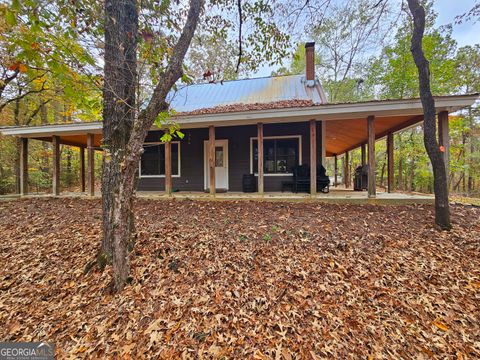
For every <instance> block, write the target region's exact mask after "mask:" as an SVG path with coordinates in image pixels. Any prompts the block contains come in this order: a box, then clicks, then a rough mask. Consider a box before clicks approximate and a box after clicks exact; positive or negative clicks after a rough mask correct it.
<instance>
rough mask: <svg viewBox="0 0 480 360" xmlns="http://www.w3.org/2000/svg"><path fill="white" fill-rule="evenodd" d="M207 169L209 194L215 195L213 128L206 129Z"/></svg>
mask: <svg viewBox="0 0 480 360" xmlns="http://www.w3.org/2000/svg"><path fill="white" fill-rule="evenodd" d="M208 167H209V173H210V194H211V195H215V127H214V126H209V127H208Z"/></svg>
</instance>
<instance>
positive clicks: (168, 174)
mask: <svg viewBox="0 0 480 360" xmlns="http://www.w3.org/2000/svg"><path fill="white" fill-rule="evenodd" d="M165 193H166V194H167V195H171V194H172V143H171V142H170V141H167V142H166V143H165Z"/></svg>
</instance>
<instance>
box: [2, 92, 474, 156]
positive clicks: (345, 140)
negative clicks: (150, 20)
mask: <svg viewBox="0 0 480 360" xmlns="http://www.w3.org/2000/svg"><path fill="white" fill-rule="evenodd" d="M478 97H479V94H469V95H453V96H439V97H436V98H435V103H436V110H437V112H442V111H447V112H449V113H451V112H455V111H458V110H460V109H463V108H465V107H467V106H470V105H472V104H474V103H475V101H476V100H477V99H478ZM252 108H253V110H247V109H245V108H243V109H242V111H229V109H231V110H235V109H236V108H235V106H234V107H228V108H224V107H223V108H221V109H222V110H221V111H223V112H214V111H213V112H212V113H207V114H205V113H200V114H198V113H197V114H195V113H194V114H188V113H187V114H179V115H178V116H176V117H174V118H173V120H174V121H176V122H177V123H178V124H179V125H180V126H181V128H183V129H189V128H202V127H208V126H210V125H214V126H216V127H220V126H238V125H252V124H257V123H259V122H262V123H264V124H270V123H288V122H302V121H308V120H311V119H316V120H325V121H326V134H325V139H326V153H327V155H333V154H338V155H340V154H342V153H344V152H345V151H349V150H351V149H354V148H356V147H358V146H360V145H361V144H363V143H366V142H367V121H366V119H367V116H369V115H374V116H375V119H376V121H375V137H376V138H377V139H379V138H382V137H384V136H385V135H387V134H388V133H391V132H396V131H399V130H402V129H405V128H407V127H410V126H412V125H415V124H417V123H418V122H420V121H422V120H423V109H422V104H421V102H420V99H418V98H416V99H403V100H381V101H368V102H357V103H339V104H320V105H311V106H300V107H283V108H276V107H275V106H272V107H271V108H266V109H265V106H264V105H263V106H262V107H261V108H260V109H258V108H255V107H252ZM226 111H227V112H226ZM228 111H229V112H228ZM154 129H157V128H156V127H154V128H153V129H152V130H154ZM0 131H1V133H2V134H3V135H12V136H18V137H28V138H33V139H38V140H44V141H51V137H52V136H53V135H57V136H61V142H62V143H64V144H67V145H74V146H86V143H87V136H86V135H87V134H88V133H91V134H95V138H94V143H95V146H100V145H101V139H102V123H101V122H84V123H73V124H51V125H42V126H30V127H6V128H2V129H0ZM265 132H266V134H267V133H268V127H266V128H265Z"/></svg>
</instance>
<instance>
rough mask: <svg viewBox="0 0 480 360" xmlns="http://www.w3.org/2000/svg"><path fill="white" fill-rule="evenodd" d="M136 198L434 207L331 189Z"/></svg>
mask: <svg viewBox="0 0 480 360" xmlns="http://www.w3.org/2000/svg"><path fill="white" fill-rule="evenodd" d="M137 195H138V196H139V197H142V198H150V199H168V198H174V199H192V200H212V199H215V200H256V201H320V202H327V203H349V204H379V205H380V204H384V205H407V204H433V203H434V200H435V198H434V197H433V195H428V194H410V193H400V192H394V193H387V192H379V193H377V196H376V197H375V198H370V199H369V198H368V194H367V192H366V191H353V190H349V189H331V190H330V192H329V193H328V194H324V193H319V194H317V195H315V196H311V195H310V194H307V193H291V192H267V193H265V194H263V195H259V194H258V193H244V192H225V193H217V194H215V197H214V198H213V197H212V196H211V195H210V194H209V193H205V192H200V191H198V192H195V191H179V192H174V193H172V195H171V196H170V197H169V196H168V195H167V194H166V193H165V192H163V191H138V192H137Z"/></svg>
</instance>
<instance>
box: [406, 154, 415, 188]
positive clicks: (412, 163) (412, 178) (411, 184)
mask: <svg viewBox="0 0 480 360" xmlns="http://www.w3.org/2000/svg"><path fill="white" fill-rule="evenodd" d="M408 185H409V186H408V189H409V191H414V190H415V157H413V156H412V159H411V160H410V181H409V184H408Z"/></svg>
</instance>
